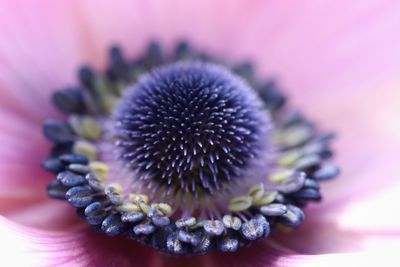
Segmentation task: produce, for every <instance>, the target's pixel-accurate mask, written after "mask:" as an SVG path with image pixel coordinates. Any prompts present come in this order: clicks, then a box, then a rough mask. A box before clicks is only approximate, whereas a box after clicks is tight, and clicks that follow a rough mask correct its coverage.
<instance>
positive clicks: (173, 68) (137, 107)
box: [43, 43, 339, 255]
mask: <svg viewBox="0 0 400 267" xmlns="http://www.w3.org/2000/svg"><path fill="white" fill-rule="evenodd" d="M222 62H226V60H222V59H219V58H215V57H213V56H211V55H209V54H206V53H200V52H196V51H194V50H193V49H191V48H190V47H189V45H188V44H186V43H179V44H178V45H177V46H176V49H175V51H174V53H172V54H169V55H168V54H164V53H163V51H162V49H161V46H160V45H159V44H157V43H151V44H150V45H149V46H148V48H147V50H146V51H145V52H144V53H143V55H142V56H140V57H138V58H136V59H134V60H132V61H129V60H127V59H126V58H125V57H124V56H123V54H122V51H121V50H120V49H119V48H117V47H114V48H112V49H111V51H110V62H109V67H108V69H107V70H106V71H105V72H102V73H96V72H95V71H93V70H92V69H91V68H90V67H87V66H85V67H82V68H81V69H80V70H79V75H78V76H79V81H80V85H79V86H76V87H73V88H65V89H62V90H59V91H57V92H55V93H54V95H53V103H54V104H55V106H56V107H57V108H58V109H59V110H60V111H61V112H63V113H64V114H66V115H67V118H66V119H65V120H63V121H60V120H53V119H49V120H47V121H46V122H45V124H44V135H45V136H46V138H47V139H49V140H50V141H51V142H53V144H54V146H53V149H52V151H51V156H50V157H49V158H48V159H46V160H44V161H43V167H44V168H45V169H46V170H48V171H50V172H52V173H55V174H56V175H55V176H56V177H55V180H54V181H52V182H51V183H50V184H49V186H48V194H49V196H50V197H53V198H56V199H60V200H66V201H67V202H68V203H69V204H70V205H71V206H73V207H74V208H76V209H77V211H78V214H79V215H80V217H81V218H82V219H83V220H85V221H86V222H87V223H88V224H90V225H91V226H92V227H94V228H97V230H98V231H99V232H101V233H104V234H106V235H109V236H120V235H121V236H125V237H126V238H128V239H133V240H137V241H139V242H142V243H144V244H147V245H150V246H152V247H153V248H155V249H157V250H159V251H162V252H164V253H168V254H178V255H182V254H186V255H198V254H205V253H207V252H208V251H210V250H213V249H217V250H220V251H224V252H232V251H236V250H237V249H239V248H240V247H243V246H247V245H248V244H249V243H251V242H252V241H254V240H257V239H260V238H264V237H265V236H267V235H269V233H270V232H271V231H274V230H277V229H283V228H295V227H298V226H299V225H300V224H301V222H302V221H303V220H304V213H303V211H302V207H304V206H305V205H306V204H307V203H308V202H310V201H319V200H320V199H321V193H320V190H319V182H320V181H322V180H327V179H331V178H333V177H335V176H337V174H338V173H339V169H338V168H337V167H336V166H335V165H332V164H330V163H329V162H328V160H329V158H331V156H332V152H331V150H330V149H329V143H330V141H331V139H332V137H333V135H332V134H330V133H320V132H319V130H318V129H317V128H316V126H315V124H313V123H311V122H310V121H308V120H307V119H306V118H305V117H304V116H303V115H302V114H301V113H299V112H296V111H294V109H293V108H290V107H287V105H286V102H287V101H286V98H285V97H284V95H283V94H282V92H281V91H280V90H279V88H278V87H277V85H276V84H275V83H274V82H272V81H270V80H267V81H264V82H262V81H260V80H259V79H258V78H256V75H255V73H254V71H253V69H252V66H251V65H250V64H238V65H236V64H227V63H222Z"/></svg>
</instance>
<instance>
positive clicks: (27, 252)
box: [0, 217, 156, 267]
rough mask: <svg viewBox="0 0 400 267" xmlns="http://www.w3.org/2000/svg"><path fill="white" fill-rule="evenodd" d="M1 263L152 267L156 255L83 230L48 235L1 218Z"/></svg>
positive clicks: (47, 232) (118, 240) (132, 244)
mask: <svg viewBox="0 0 400 267" xmlns="http://www.w3.org/2000/svg"><path fill="white" fill-rule="evenodd" d="M0 235H1V236H2V240H3V242H1V243H0V248H1V250H2V260H3V262H7V263H10V264H12V265H13V266H122V267H123V266H151V265H150V263H151V262H152V261H153V257H154V255H156V254H153V253H154V252H153V251H151V250H149V249H148V248H145V247H143V246H141V245H139V244H137V243H136V242H133V241H126V240H120V239H118V238H107V237H104V236H97V235H95V234H94V233H93V232H91V231H88V229H87V228H86V227H85V228H84V229H83V230H82V229H71V230H69V231H66V232H51V231H43V230H37V229H33V228H29V227H23V226H20V225H17V224H15V223H12V222H10V221H8V220H6V219H4V218H2V217H0Z"/></svg>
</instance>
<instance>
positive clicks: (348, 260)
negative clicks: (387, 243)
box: [275, 251, 399, 267]
mask: <svg viewBox="0 0 400 267" xmlns="http://www.w3.org/2000/svg"><path fill="white" fill-rule="evenodd" d="M398 263H399V262H398V255H397V253H396V252H395V251H390V252H388V251H384V252H382V251H381V252H376V251H374V252H370V253H357V254H324V255H313V256H311V255H299V256H292V257H284V258H282V259H280V260H279V261H277V262H276V263H275V266H282V267H289V266H293V267H294V266H296V267H302V266H304V267H306V266H307V267H312V266H316V267H317V266H318V267H319V266H324V267H325V266H326V267H337V266H357V267H358V266H360V267H361V266H381V265H384V266H393V267H394V266H397V265H398Z"/></svg>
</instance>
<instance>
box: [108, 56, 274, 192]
mask: <svg viewBox="0 0 400 267" xmlns="http://www.w3.org/2000/svg"><path fill="white" fill-rule="evenodd" d="M114 117H115V119H116V121H117V130H116V135H117V136H118V141H117V145H118V146H119V147H121V148H122V150H121V155H120V156H121V158H122V159H123V160H124V161H125V162H127V164H128V165H129V167H130V168H131V169H132V170H133V171H134V172H135V173H136V177H137V178H138V179H139V180H148V181H149V182H150V183H151V184H152V186H156V187H160V186H163V187H164V188H166V189H167V191H170V192H175V193H176V192H178V191H180V190H182V191H184V192H185V193H186V192H190V193H191V194H193V195H194V196H195V197H196V198H198V196H199V195H202V194H203V193H207V194H212V193H214V192H216V191H218V190H221V189H222V188H223V187H225V186H226V185H227V184H228V183H229V182H230V181H231V180H236V179H239V178H243V174H244V173H245V172H247V171H248V169H249V168H251V166H252V162H253V161H254V159H255V158H260V157H264V156H263V155H264V154H266V153H268V146H267V145H266V143H267V142H266V140H268V136H267V129H268V127H270V122H269V114H268V112H267V111H266V109H263V106H262V103H261V101H260V100H259V99H258V98H257V96H256V94H255V92H254V90H253V89H251V88H250V87H249V86H248V85H247V84H246V83H245V82H244V81H243V80H242V79H240V78H239V77H238V76H236V75H234V74H232V73H230V72H229V71H227V70H226V69H224V68H222V67H219V66H216V65H213V64H205V63H175V64H172V65H168V66H164V67H162V68H158V69H156V70H154V71H152V72H151V73H150V74H148V75H145V76H144V77H143V78H142V79H140V81H139V82H138V83H137V84H136V85H135V86H133V87H131V88H130V89H128V91H127V92H126V94H125V95H124V97H123V98H122V100H121V102H120V103H119V106H118V108H117V109H116V112H115V116H114Z"/></svg>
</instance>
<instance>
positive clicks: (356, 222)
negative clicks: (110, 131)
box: [0, 1, 400, 266]
mask: <svg viewBox="0 0 400 267" xmlns="http://www.w3.org/2000/svg"><path fill="white" fill-rule="evenodd" d="M153 4H154V6H153ZM3 5H5V6H4V8H2V9H1V10H2V11H0V12H2V13H4V14H2V16H0V17H1V20H3V23H2V24H3V25H6V27H4V28H3V29H2V30H0V34H1V36H2V38H1V40H3V41H2V46H1V52H0V55H1V58H2V63H1V64H0V70H1V71H0V73H1V76H0V77H1V79H0V86H1V91H0V96H1V99H2V100H1V101H2V102H1V103H2V105H1V109H0V110H1V111H0V112H1V113H0V114H1V115H0V121H1V128H2V133H1V134H0V140H1V144H2V149H1V150H0V151H1V156H2V162H1V163H0V166H1V168H0V170H1V173H2V177H4V178H2V179H1V180H0V182H1V184H2V186H1V191H0V192H1V197H0V199H1V202H0V203H1V205H0V206H1V214H2V215H3V216H4V218H2V219H1V224H0V225H1V226H0V229H1V232H2V234H3V236H6V237H10V238H7V240H11V241H8V242H3V241H2V242H1V245H2V249H3V250H2V251H4V252H6V253H4V254H5V255H7V256H6V257H8V255H10V259H12V260H13V261H14V262H15V263H18V262H20V263H23V262H24V261H25V260H26V261H27V263H28V264H31V265H34V264H36V265H55V264H57V263H58V264H61V263H64V264H65V265H69V266H70V265H78V266H80V265H95V264H97V265H106V266H107V265H112V264H114V265H118V266H121V265H126V266H129V265H132V264H137V265H138V266H152V265H154V266H158V265H160V266H168V265H172V266H176V265H177V264H181V265H183V266H185V265H186V264H188V262H190V264H194V265H196V264H197V265H199V266H202V265H210V266H212V265H215V266H221V265H222V264H225V265H227V266H233V265H234V264H237V265H239V266H242V265H245V264H247V265H250V266H252V265H253V266H254V265H255V266H257V265H261V266H262V265H268V264H282V265H285V264H287V265H290V264H293V265H296V266H297V265H300V264H304V265H305V264H308V263H314V264H316V265H317V264H322V263H349V262H357V261H358V262H365V257H366V259H367V260H370V262H374V261H375V262H376V259H375V258H374V255H379V256H380V257H386V258H387V257H389V256H390V250H391V249H394V248H395V247H396V245H398V242H399V240H398V239H397V236H396V234H398V226H399V218H398V216H396V214H395V212H393V211H395V210H396V205H395V204H396V200H398V198H397V197H396V193H397V192H398V190H399V189H398V185H397V184H396V182H394V181H395V179H396V178H395V177H396V167H395V166H396V165H395V164H393V163H394V160H395V158H396V155H397V153H396V152H397V150H396V145H398V141H397V138H396V137H398V136H399V127H398V124H396V121H395V119H394V118H396V115H398V113H399V110H398V108H397V107H396V102H395V101H396V97H398V90H397V88H396V82H397V77H396V75H395V74H396V72H397V70H398V67H399V66H398V64H399V63H398V62H400V61H399V60H398V57H399V55H398V53H396V50H395V48H396V47H398V42H399V36H397V34H398V33H397V32H396V31H394V29H395V28H396V23H397V20H396V18H397V15H398V6H396V4H392V5H388V6H385V5H383V4H382V6H381V3H379V2H376V3H374V2H371V3H369V4H368V5H367V4H365V3H362V4H360V5H357V4H355V3H352V4H347V3H346V4H344V6H341V4H340V3H337V2H332V3H330V4H329V3H324V4H315V3H314V4H311V3H308V4H307V5H305V6H296V4H293V5H290V6H285V5H284V4H272V3H268V4H265V3H262V2H256V3H252V4H251V5H250V4H248V3H242V2H241V1H238V2H235V3H229V4H226V3H225V4H224V5H223V8H224V10H225V12H224V15H223V19H222V18H221V14H220V10H218V9H217V8H215V9H214V8H212V7H211V4H210V3H208V1H199V2H191V3H186V2H184V3H180V4H179V5H178V4H176V5H177V7H176V9H174V10H173V11H172V13H173V14H168V13H169V12H171V11H170V9H169V8H168V7H171V5H172V3H165V2H161V1H160V2H157V3H150V4H148V5H144V4H143V5H142V4H140V5H139V4H137V5H134V6H132V7H131V6H130V5H129V3H125V2H121V3H120V5H116V4H115V3H106V2H104V3H103V2H100V1H97V2H96V3H89V2H84V3H75V2H65V3H63V4H60V3H52V2H43V6H40V7H38V6H36V5H29V4H28V3H24V5H16V4H15V2H14V1H13V2H12V3H11V2H10V3H5V4H3ZM108 5H111V7H112V8H111V7H110V6H108ZM281 5H282V6H281ZM243 11H245V14H243ZM153 12H154V13H153ZM276 14H279V15H280V16H277V15H276ZM274 15H275V17H274ZM205 16H207V19H202V18H204V17H205ZM289 16H290V17H291V18H292V19H293V21H290V20H289V21H287V17H289ZM115 17H117V18H119V19H118V20H116V19H115ZM314 20H315V21H317V22H320V23H318V25H316V23H314ZM188 21H189V22H190V23H188ZM239 22H240V23H239ZM266 25H267V26H266ZM321 25H322V26H323V27H322V28H321ZM278 26H279V27H278ZM353 27H354V28H353ZM260 33H262V34H260ZM154 35H155V36H157V38H159V39H160V40H161V41H162V42H165V43H169V44H171V45H172V44H173V43H174V42H175V41H176V39H177V38H180V37H182V35H185V37H187V38H189V39H190V40H191V41H192V42H193V43H194V44H196V45H198V46H199V47H204V48H207V50H208V51H213V52H214V53H215V54H220V55H224V57H229V58H230V57H232V58H239V59H240V58H243V57H244V56H249V57H251V58H252V59H253V60H254V61H255V62H256V63H257V65H259V68H258V69H260V70H261V72H262V73H264V74H269V73H273V74H277V75H279V81H280V83H281V84H283V85H284V87H285V90H286V91H287V92H288V93H289V94H290V95H291V98H290V99H291V101H293V102H295V105H296V106H300V107H301V108H302V109H304V110H306V111H307V113H309V114H310V116H311V117H315V118H316V119H317V120H318V121H321V122H323V123H322V124H323V125H324V126H326V127H331V128H332V129H335V130H337V131H338V133H339V135H340V138H339V139H338V141H337V149H336V150H337V151H338V161H339V163H340V165H341V166H342V168H343V175H342V178H341V179H338V180H337V181H335V182H331V183H330V184H329V186H327V187H324V188H323V192H324V195H325V196H326V197H325V201H324V203H323V205H319V206H318V207H310V208H307V209H306V216H307V220H306V222H305V223H304V224H303V226H302V227H301V228H300V229H298V230H296V231H294V232H293V233H292V234H290V235H287V236H282V235H279V236H276V237H274V239H273V240H274V241H275V243H274V242H272V240H270V241H268V242H258V243H256V244H254V245H253V246H252V247H250V248H248V249H243V250H240V251H239V252H237V253H236V254H235V255H234V257H233V255H232V254H231V255H230V254H226V255H225V254H224V255H221V254H210V255H208V256H203V257H198V258H193V259H181V258H179V259H163V258H160V257H159V256H158V254H155V253H154V252H153V251H152V250H149V249H147V248H143V247H141V246H139V245H137V244H136V243H132V242H129V241H126V240H124V239H119V238H106V237H101V236H96V235H95V234H93V233H92V232H90V231H89V230H88V229H87V226H86V225H85V226H82V225H81V224H80V223H79V221H78V220H77V219H76V216H74V214H72V213H73V212H71V210H70V209H68V207H65V205H63V204H60V203H54V202H49V201H47V198H46V195H45V193H44V192H43V188H45V186H46V184H47V183H48V182H49V181H50V179H51V177H50V176H46V174H45V173H44V172H43V171H41V170H40V167H39V165H40V160H41V159H43V158H46V156H47V151H48V144H47V143H46V142H45V141H44V140H43V138H42V137H41V130H40V127H41V124H42V122H43V120H44V119H47V118H49V114H52V117H53V116H59V115H57V112H56V111H55V110H53V108H52V107H51V106H50V103H49V98H50V94H51V93H52V90H53V88H57V87H61V86H64V85H65V84H70V83H73V82H74V80H73V77H72V76H73V73H74V70H76V68H77V66H79V65H80V64H82V62H88V63H91V65H94V66H98V67H100V66H104V61H105V58H104V51H106V50H107V48H108V47H109V45H111V44H112V43H114V42H118V43H120V44H121V46H122V47H123V48H124V49H126V50H127V53H128V54H130V55H135V54H136V53H138V51H139V49H141V48H142V47H143V45H144V44H145V43H147V42H148V41H149V38H151V37H154ZM305 36H306V37H307V38H304V37H305ZM66 40H68V41H66ZM231 43H234V44H235V46H232V47H231V46H230V44H231ZM228 48H229V49H228ZM372 51H373V52H372ZM377 88H379V90H378V89H377ZM372 106H373V107H374V108H373V109H371V107H372ZM315 111H317V112H315ZM325 122H329V124H325ZM41 177H47V178H44V179H42V178H41ZM375 211H377V213H378V214H375V213H373V212H375ZM393 214H394V215H393ZM21 224H24V225H26V226H21ZM388 236H389V237H388ZM327 240H328V241H327ZM333 240H334V241H333ZM3 246H4V248H3ZM360 246H362V247H360ZM360 250H361V251H362V252H364V253H365V254H361V255H359V254H351V255H348V254H340V255H330V256H328V255H315V256H303V255H302V254H316V253H318V254H322V253H340V252H354V251H360ZM371 251H373V252H374V253H376V254H374V253H372V252H371ZM21 256H23V257H21Z"/></svg>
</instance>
